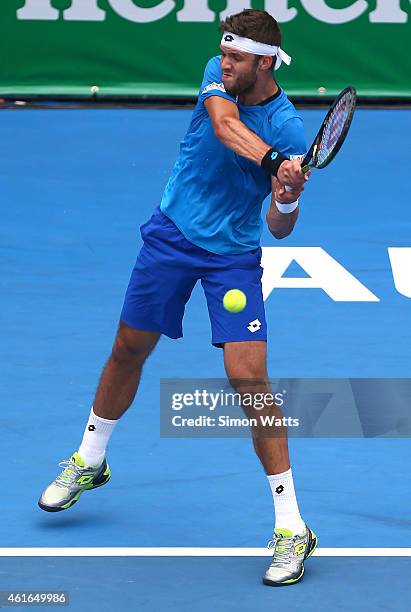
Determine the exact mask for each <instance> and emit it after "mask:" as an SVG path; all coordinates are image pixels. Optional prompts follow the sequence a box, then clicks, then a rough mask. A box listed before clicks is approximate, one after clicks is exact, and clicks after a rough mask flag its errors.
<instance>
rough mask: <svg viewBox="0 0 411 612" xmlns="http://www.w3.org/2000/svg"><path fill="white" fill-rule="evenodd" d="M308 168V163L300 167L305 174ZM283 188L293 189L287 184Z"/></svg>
mask: <svg viewBox="0 0 411 612" xmlns="http://www.w3.org/2000/svg"><path fill="white" fill-rule="evenodd" d="M309 169H310V164H306V165H305V166H302V168H301V172H304V174H305V173H306V172H308V171H309ZM285 190H286V191H292V190H293V188H292V187H290V186H289V185H286V186H285Z"/></svg>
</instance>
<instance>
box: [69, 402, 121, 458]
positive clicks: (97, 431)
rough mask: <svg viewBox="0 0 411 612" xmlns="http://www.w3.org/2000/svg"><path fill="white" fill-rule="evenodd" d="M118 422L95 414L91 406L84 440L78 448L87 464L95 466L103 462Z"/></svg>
mask: <svg viewBox="0 0 411 612" xmlns="http://www.w3.org/2000/svg"><path fill="white" fill-rule="evenodd" d="M117 423H118V421H110V420H109V419H103V418H101V417H99V416H97V415H95V414H94V410H93V408H91V412H90V416H89V418H88V421H87V425H86V429H85V431H84V436H83V440H82V442H81V445H80V448H79V449H78V454H79V455H80V457H82V459H84V463H85V465H86V466H93V467H94V466H98V465H100V464H101V463H102V461H103V459H104V455H105V454H106V448H107V444H108V441H109V439H110V436H111V434H112V433H113V431H114V427H115V426H116V424H117Z"/></svg>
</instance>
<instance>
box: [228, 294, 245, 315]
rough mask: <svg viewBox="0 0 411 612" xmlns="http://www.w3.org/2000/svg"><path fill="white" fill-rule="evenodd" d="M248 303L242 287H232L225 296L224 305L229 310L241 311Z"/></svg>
mask: <svg viewBox="0 0 411 612" xmlns="http://www.w3.org/2000/svg"><path fill="white" fill-rule="evenodd" d="M246 304H247V297H246V295H245V293H243V292H242V291H240V289H230V291H227V293H226V294H225V296H224V298H223V305H224V308H225V309H226V310H228V312H241V311H242V310H244V308H245V307H246Z"/></svg>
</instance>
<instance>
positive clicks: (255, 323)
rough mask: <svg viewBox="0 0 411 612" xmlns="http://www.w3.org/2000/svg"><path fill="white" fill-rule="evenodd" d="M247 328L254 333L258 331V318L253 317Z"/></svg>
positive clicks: (259, 325) (259, 324) (259, 326)
mask: <svg viewBox="0 0 411 612" xmlns="http://www.w3.org/2000/svg"><path fill="white" fill-rule="evenodd" d="M247 329H248V330H249V331H250V332H251V333H252V334H254V333H255V332H256V331H258V330H259V329H261V323H260V321H259V320H258V319H254V321H251V322H250V323H249V324H248V325H247Z"/></svg>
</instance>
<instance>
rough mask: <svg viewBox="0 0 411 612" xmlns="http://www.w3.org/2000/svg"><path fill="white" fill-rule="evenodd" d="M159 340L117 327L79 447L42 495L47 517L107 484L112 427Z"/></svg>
mask: <svg viewBox="0 0 411 612" xmlns="http://www.w3.org/2000/svg"><path fill="white" fill-rule="evenodd" d="M159 338H160V334H159V333H158V332H147V331H141V330H137V329H133V328H131V327H129V326H128V325H126V324H125V323H124V322H120V326H119V329H118V332H117V335H116V339H115V342H114V346H113V349H112V352H111V355H110V357H109V359H108V361H107V363H106V365H105V367H104V370H103V373H102V376H101V379H100V383H99V385H98V389H97V393H96V397H95V400H94V404H93V407H92V409H91V412H90V415H89V418H88V421H87V424H86V427H85V430H84V434H83V439H82V442H81V445H80V447H79V449H78V451H77V452H75V453H73V455H72V456H71V458H70V459H69V460H67V461H63V462H61V465H62V467H64V470H63V471H62V473H61V474H60V475H59V476H58V477H57V478H56V479H55V480H54V481H53V482H52V483H51V484H50V485H49V486H48V487H47V488H46V489H45V490H44V491H43V493H42V495H41V497H40V499H39V506H40V508H42V510H46V511H48V512H59V511H61V510H66V509H67V508H70V507H71V506H72V505H73V504H75V503H76V502H77V501H78V499H79V497H80V495H81V494H82V493H83V492H84V491H87V490H90V489H95V488H97V487H101V486H102V485H104V484H106V483H107V482H108V481H109V480H110V476H111V472H110V468H109V466H108V465H107V462H106V459H105V453H106V448H107V445H108V442H109V440H110V436H111V435H112V433H113V431H114V428H115V426H116V424H117V422H118V420H119V419H120V417H121V416H122V415H123V414H124V412H125V411H126V410H127V409H128V408H129V407H130V405H131V404H132V402H133V400H134V397H135V395H136V392H137V389H138V385H139V382H140V377H141V372H142V368H143V365H144V362H145V360H146V359H147V357H148V356H149V354H150V353H151V351H152V350H153V349H154V347H155V345H156V344H157V342H158V340H159Z"/></svg>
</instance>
